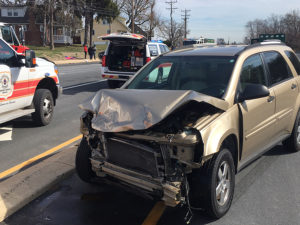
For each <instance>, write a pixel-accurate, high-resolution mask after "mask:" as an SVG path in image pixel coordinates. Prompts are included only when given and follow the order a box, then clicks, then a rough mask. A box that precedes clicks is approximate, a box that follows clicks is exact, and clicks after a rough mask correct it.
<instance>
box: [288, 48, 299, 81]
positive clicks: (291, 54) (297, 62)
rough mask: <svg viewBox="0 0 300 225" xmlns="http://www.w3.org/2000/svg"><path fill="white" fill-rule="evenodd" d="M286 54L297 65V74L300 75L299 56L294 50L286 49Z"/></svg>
mask: <svg viewBox="0 0 300 225" xmlns="http://www.w3.org/2000/svg"><path fill="white" fill-rule="evenodd" d="M285 54H286V55H287V57H289V59H290V60H291V62H292V64H293V66H294V67H295V70H296V71H297V74H298V75H300V62H299V59H298V57H297V56H296V55H295V54H294V53H293V52H290V51H285Z"/></svg>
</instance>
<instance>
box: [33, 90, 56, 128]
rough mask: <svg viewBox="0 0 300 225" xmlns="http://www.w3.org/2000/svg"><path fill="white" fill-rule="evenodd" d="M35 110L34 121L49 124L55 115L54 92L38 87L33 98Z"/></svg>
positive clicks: (44, 124)
mask: <svg viewBox="0 0 300 225" xmlns="http://www.w3.org/2000/svg"><path fill="white" fill-rule="evenodd" d="M33 105H34V108H35V112H34V113H33V114H32V119H33V121H34V122H35V123H36V124H37V125H39V126H46V125H48V124H49V123H50V122H51V120H52V117H53V112H54V111H53V110H54V101H53V97H52V93H51V92H50V91H49V90H48V89H37V90H36V92H35V95H34V98H33Z"/></svg>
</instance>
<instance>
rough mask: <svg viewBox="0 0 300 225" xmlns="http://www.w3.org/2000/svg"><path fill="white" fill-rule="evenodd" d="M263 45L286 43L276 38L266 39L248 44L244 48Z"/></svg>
mask: <svg viewBox="0 0 300 225" xmlns="http://www.w3.org/2000/svg"><path fill="white" fill-rule="evenodd" d="M264 45H286V44H285V43H284V42H282V41H280V40H278V39H267V40H264V41H262V42H257V43H254V44H250V45H248V46H247V47H246V48H245V49H244V50H246V49H250V48H255V47H260V46H264Z"/></svg>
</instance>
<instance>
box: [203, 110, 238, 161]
mask: <svg viewBox="0 0 300 225" xmlns="http://www.w3.org/2000/svg"><path fill="white" fill-rule="evenodd" d="M200 133H201V137H202V141H203V144H204V151H203V157H206V156H210V155H212V154H215V153H217V152H218V151H219V150H220V148H221V145H222V143H223V141H224V140H225V139H226V138H227V137H228V136H230V135H234V136H235V137H236V141H237V146H236V150H237V152H236V154H237V157H238V158H239V148H240V147H239V110H238V106H237V105H236V104H235V105H233V106H232V107H231V108H230V109H228V110H227V111H225V112H224V113H223V114H222V115H220V116H219V117H218V118H217V119H215V120H214V121H213V122H211V123H210V124H209V125H208V126H206V127H205V128H203V129H202V130H200Z"/></svg>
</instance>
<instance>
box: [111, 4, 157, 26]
mask: <svg viewBox="0 0 300 225" xmlns="http://www.w3.org/2000/svg"><path fill="white" fill-rule="evenodd" d="M114 2H115V3H116V4H117V5H118V7H119V10H120V12H121V13H123V14H124V15H126V17H127V21H126V23H132V22H134V24H136V25H138V26H140V25H143V24H145V23H146V22H148V21H149V12H150V11H151V7H152V6H153V9H154V5H155V0H134V1H132V0H114ZM153 2H154V3H153ZM153 4H154V5H153ZM132 20H133V21H132Z"/></svg>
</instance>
